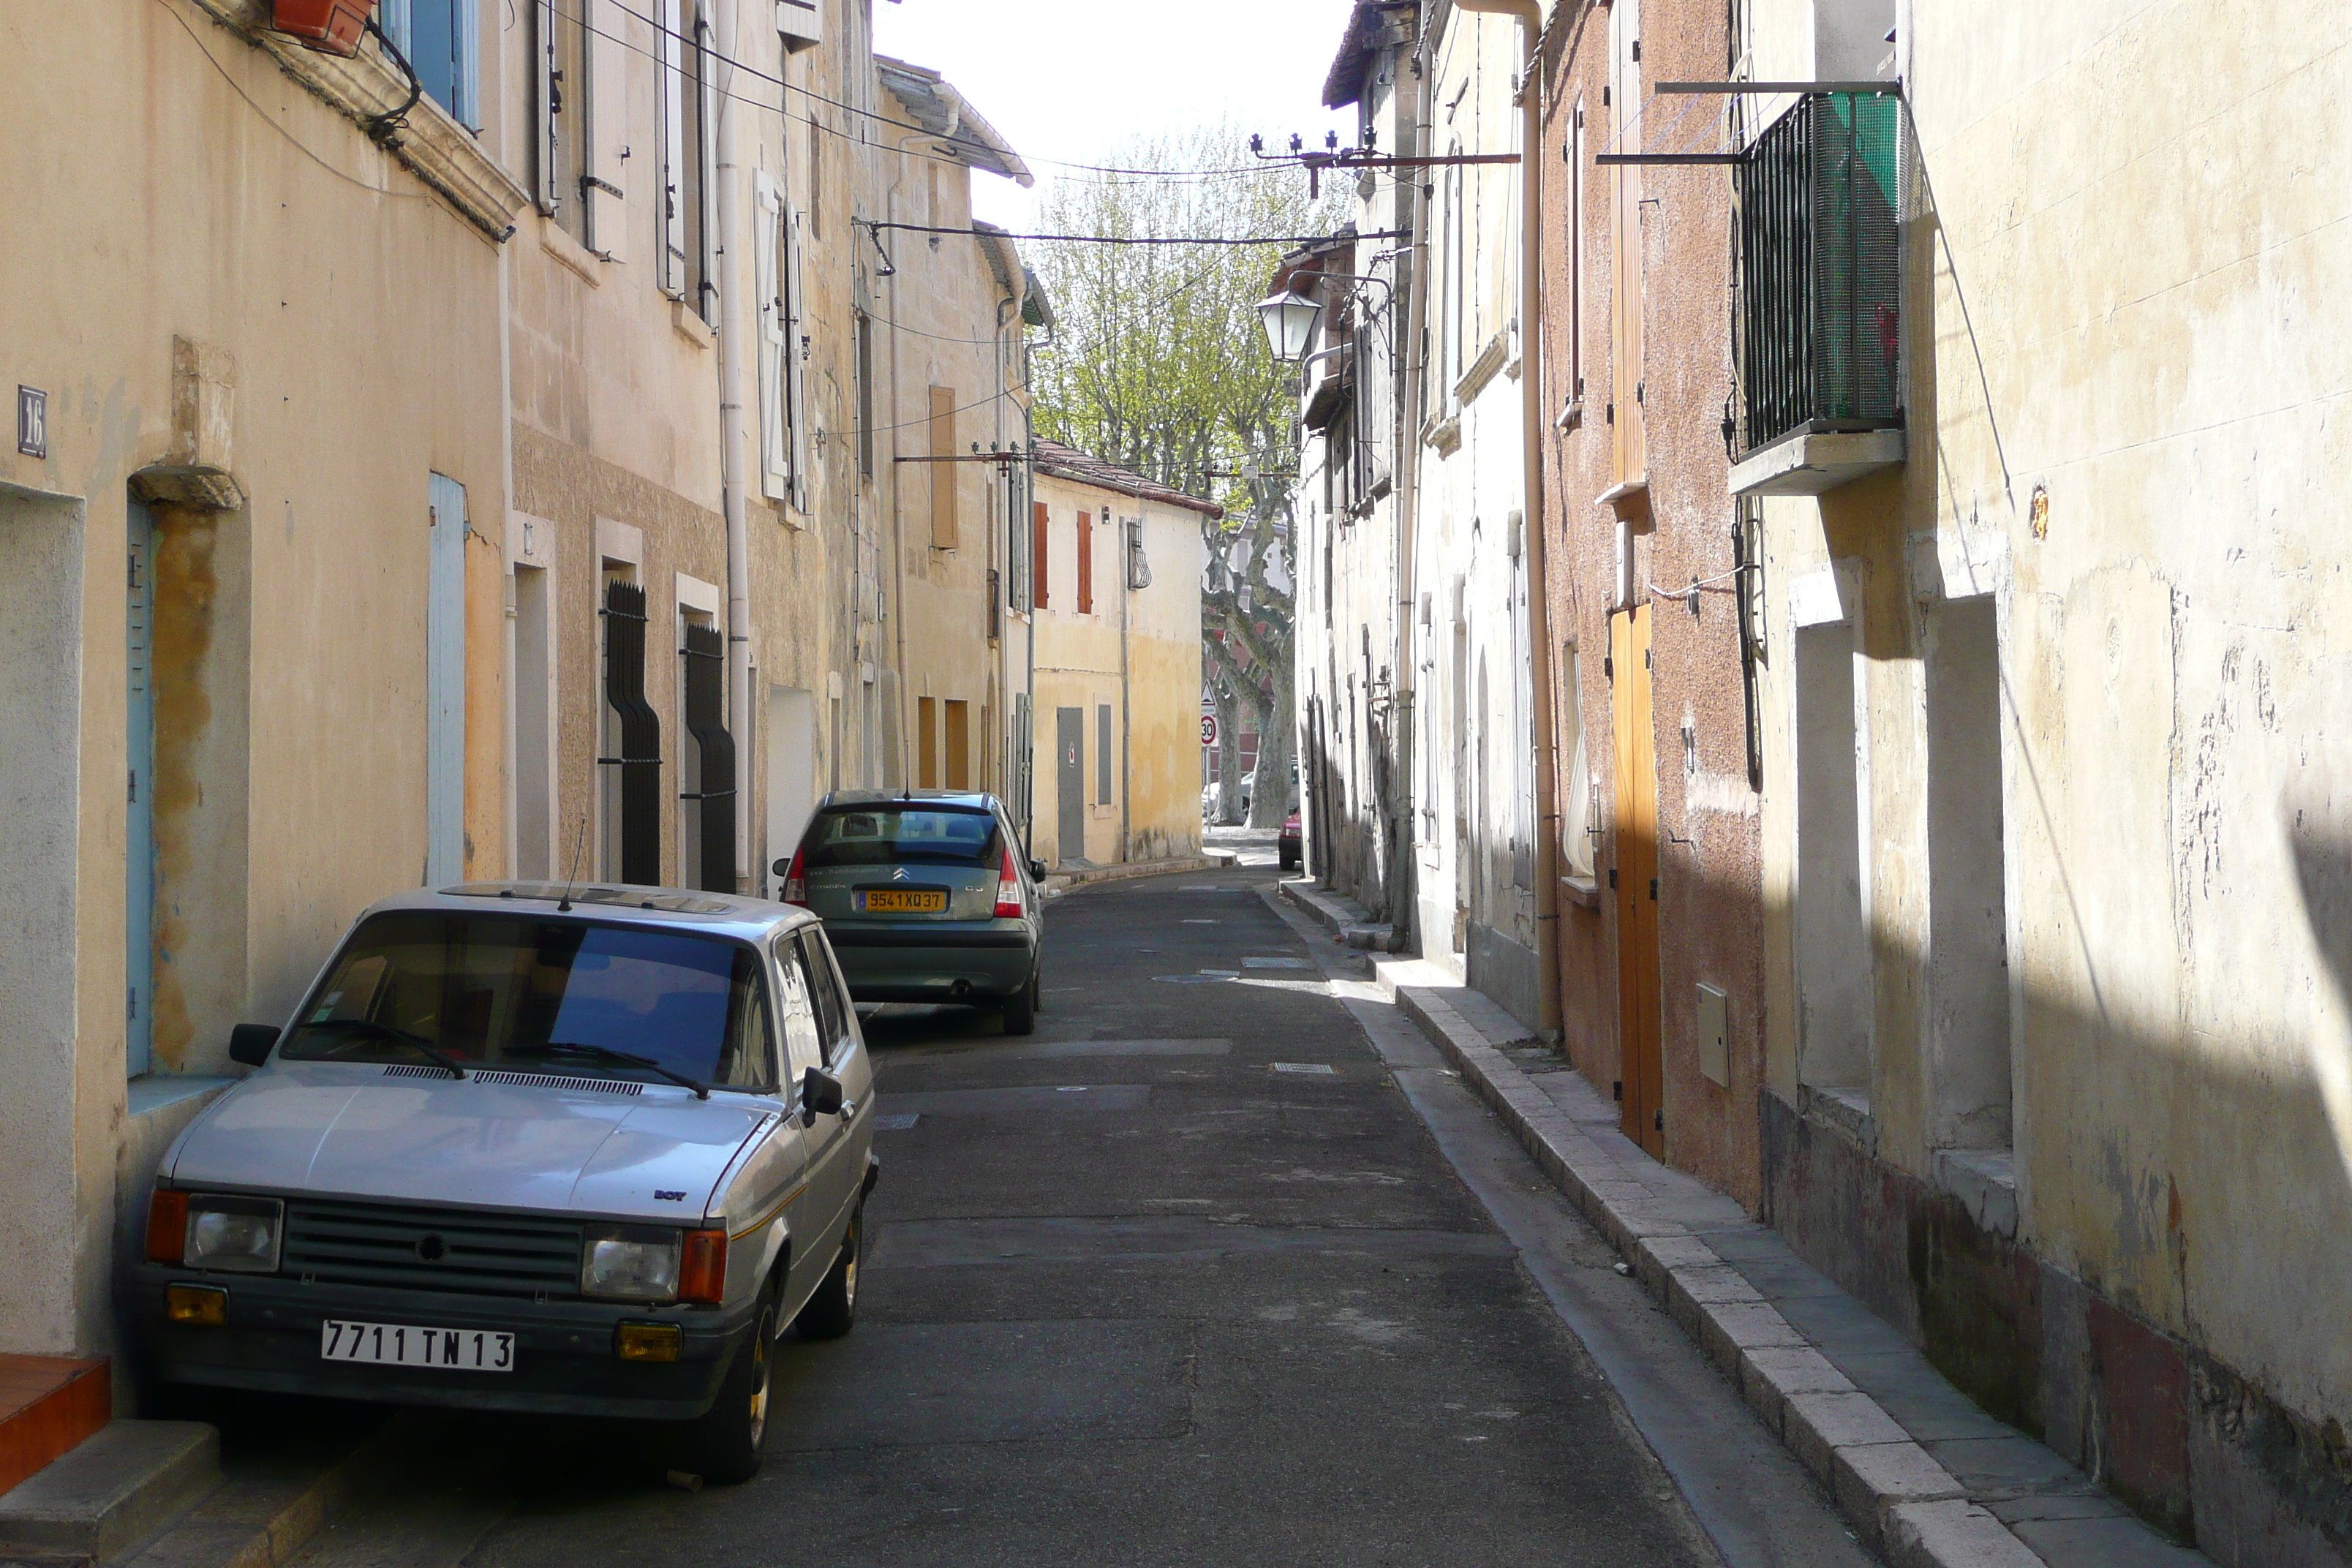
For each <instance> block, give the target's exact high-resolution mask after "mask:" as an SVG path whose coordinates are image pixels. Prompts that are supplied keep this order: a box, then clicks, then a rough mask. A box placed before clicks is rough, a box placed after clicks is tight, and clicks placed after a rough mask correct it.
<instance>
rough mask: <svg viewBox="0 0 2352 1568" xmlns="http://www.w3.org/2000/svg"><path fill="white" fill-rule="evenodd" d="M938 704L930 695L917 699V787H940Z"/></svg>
mask: <svg viewBox="0 0 2352 1568" xmlns="http://www.w3.org/2000/svg"><path fill="white" fill-rule="evenodd" d="M938 706H939V705H938V704H937V703H935V702H933V701H932V700H930V699H929V698H928V697H918V698H916V699H915V787H916V788H917V789H937V788H939V787H940V740H939V734H940V727H939V715H938V713H937V711H936V710H937V708H938Z"/></svg>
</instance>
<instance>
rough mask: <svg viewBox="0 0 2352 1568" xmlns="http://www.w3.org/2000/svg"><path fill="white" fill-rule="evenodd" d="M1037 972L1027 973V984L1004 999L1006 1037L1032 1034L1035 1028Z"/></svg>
mask: <svg viewBox="0 0 2352 1568" xmlns="http://www.w3.org/2000/svg"><path fill="white" fill-rule="evenodd" d="M1037 992H1038V984H1037V972H1036V971H1035V970H1034V969H1033V970H1031V971H1030V972H1029V984H1026V985H1024V986H1023V987H1022V988H1021V989H1020V990H1018V991H1016V992H1014V993H1013V994H1012V995H1010V996H1007V997H1006V998H1005V999H1004V1032H1005V1033H1006V1034H1008V1035H1027V1034H1034V1032H1035V1031H1036V1028H1037Z"/></svg>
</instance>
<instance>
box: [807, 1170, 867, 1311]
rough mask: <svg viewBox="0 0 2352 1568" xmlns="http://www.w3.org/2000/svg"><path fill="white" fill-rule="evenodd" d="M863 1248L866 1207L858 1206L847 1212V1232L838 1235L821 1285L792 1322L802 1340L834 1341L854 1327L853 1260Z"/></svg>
mask: <svg viewBox="0 0 2352 1568" xmlns="http://www.w3.org/2000/svg"><path fill="white" fill-rule="evenodd" d="M865 1249H866V1205H864V1204H862V1203H861V1204H859V1205H857V1206H856V1208H855V1209H853V1210H851V1211H850V1215H849V1229H848V1230H847V1231H846V1232H845V1234H844V1235H843V1236H842V1238H841V1251H840V1252H839V1253H838V1254H837V1255H836V1256H835V1258H834V1260H833V1267H832V1268H829V1269H827V1270H825V1275H824V1284H822V1285H820V1286H818V1287H817V1288H816V1294H815V1295H814V1296H811V1297H810V1298H809V1299H808V1305H807V1306H805V1307H803V1308H802V1309H801V1315H800V1316H799V1317H797V1318H795V1319H793V1325H794V1326H795V1327H796V1328H798V1329H799V1330H800V1331H801V1337H802V1338H803V1339H811V1340H837V1339H839V1338H841V1336H842V1335H844V1334H845V1333H847V1332H848V1331H850V1330H852V1329H854V1328H856V1326H857V1258H858V1254H859V1253H861V1252H863V1251H864V1250H865Z"/></svg>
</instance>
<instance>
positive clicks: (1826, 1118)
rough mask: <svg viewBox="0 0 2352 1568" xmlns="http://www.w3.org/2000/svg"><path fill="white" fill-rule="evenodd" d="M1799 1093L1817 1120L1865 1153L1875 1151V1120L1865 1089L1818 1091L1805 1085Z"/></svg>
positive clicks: (1876, 1148) (1805, 1108) (1868, 1094)
mask: <svg viewBox="0 0 2352 1568" xmlns="http://www.w3.org/2000/svg"><path fill="white" fill-rule="evenodd" d="M1800 1094H1801V1103H1802V1105H1803V1107H1804V1110H1806V1112H1807V1113H1808V1114H1810V1115H1811V1116H1812V1117H1813V1118H1814V1119H1815V1120H1816V1121H1823V1122H1826V1123H1828V1124H1829V1125H1830V1126H1832V1127H1835V1128H1837V1129H1838V1130H1840V1131H1843V1132H1844V1133H1845V1134H1846V1135H1847V1136H1849V1137H1851V1138H1853V1140H1854V1141H1855V1142H1858V1143H1860V1144H1861V1145H1862V1147H1863V1152H1864V1153H1868V1154H1875V1153H1877V1152H1878V1119H1877V1118H1876V1117H1875V1116H1874V1115H1873V1114H1871V1109H1870V1091H1869V1090H1868V1089H1817V1088H1814V1087H1813V1086H1811V1085H1810V1084H1808V1085H1806V1086H1805V1087H1804V1088H1803V1089H1801V1091H1800Z"/></svg>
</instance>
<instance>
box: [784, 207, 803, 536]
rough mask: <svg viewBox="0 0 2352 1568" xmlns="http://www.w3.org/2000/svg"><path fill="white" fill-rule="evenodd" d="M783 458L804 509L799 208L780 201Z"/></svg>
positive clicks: (795, 497) (796, 500)
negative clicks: (781, 234) (782, 320)
mask: <svg viewBox="0 0 2352 1568" xmlns="http://www.w3.org/2000/svg"><path fill="white" fill-rule="evenodd" d="M783 245H784V252H783V266H782V270H783V286H784V372H783V394H784V458H785V460H786V461H787V462H788V463H789V464H790V465H791V472H792V480H793V484H792V491H793V505H794V506H796V507H798V508H800V509H801V510H803V511H806V510H808V506H809V486H808V427H809V414H808V394H807V392H806V391H805V390H804V386H803V381H802V379H801V365H802V363H803V362H804V361H805V360H806V359H807V358H808V338H807V336H806V333H807V331H808V310H807V308H806V305H805V303H804V296H803V294H802V292H801V251H802V248H803V247H802V245H801V212H800V209H799V208H798V207H796V206H794V205H793V204H792V203H791V202H790V201H786V202H785V203H784V226H783Z"/></svg>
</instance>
